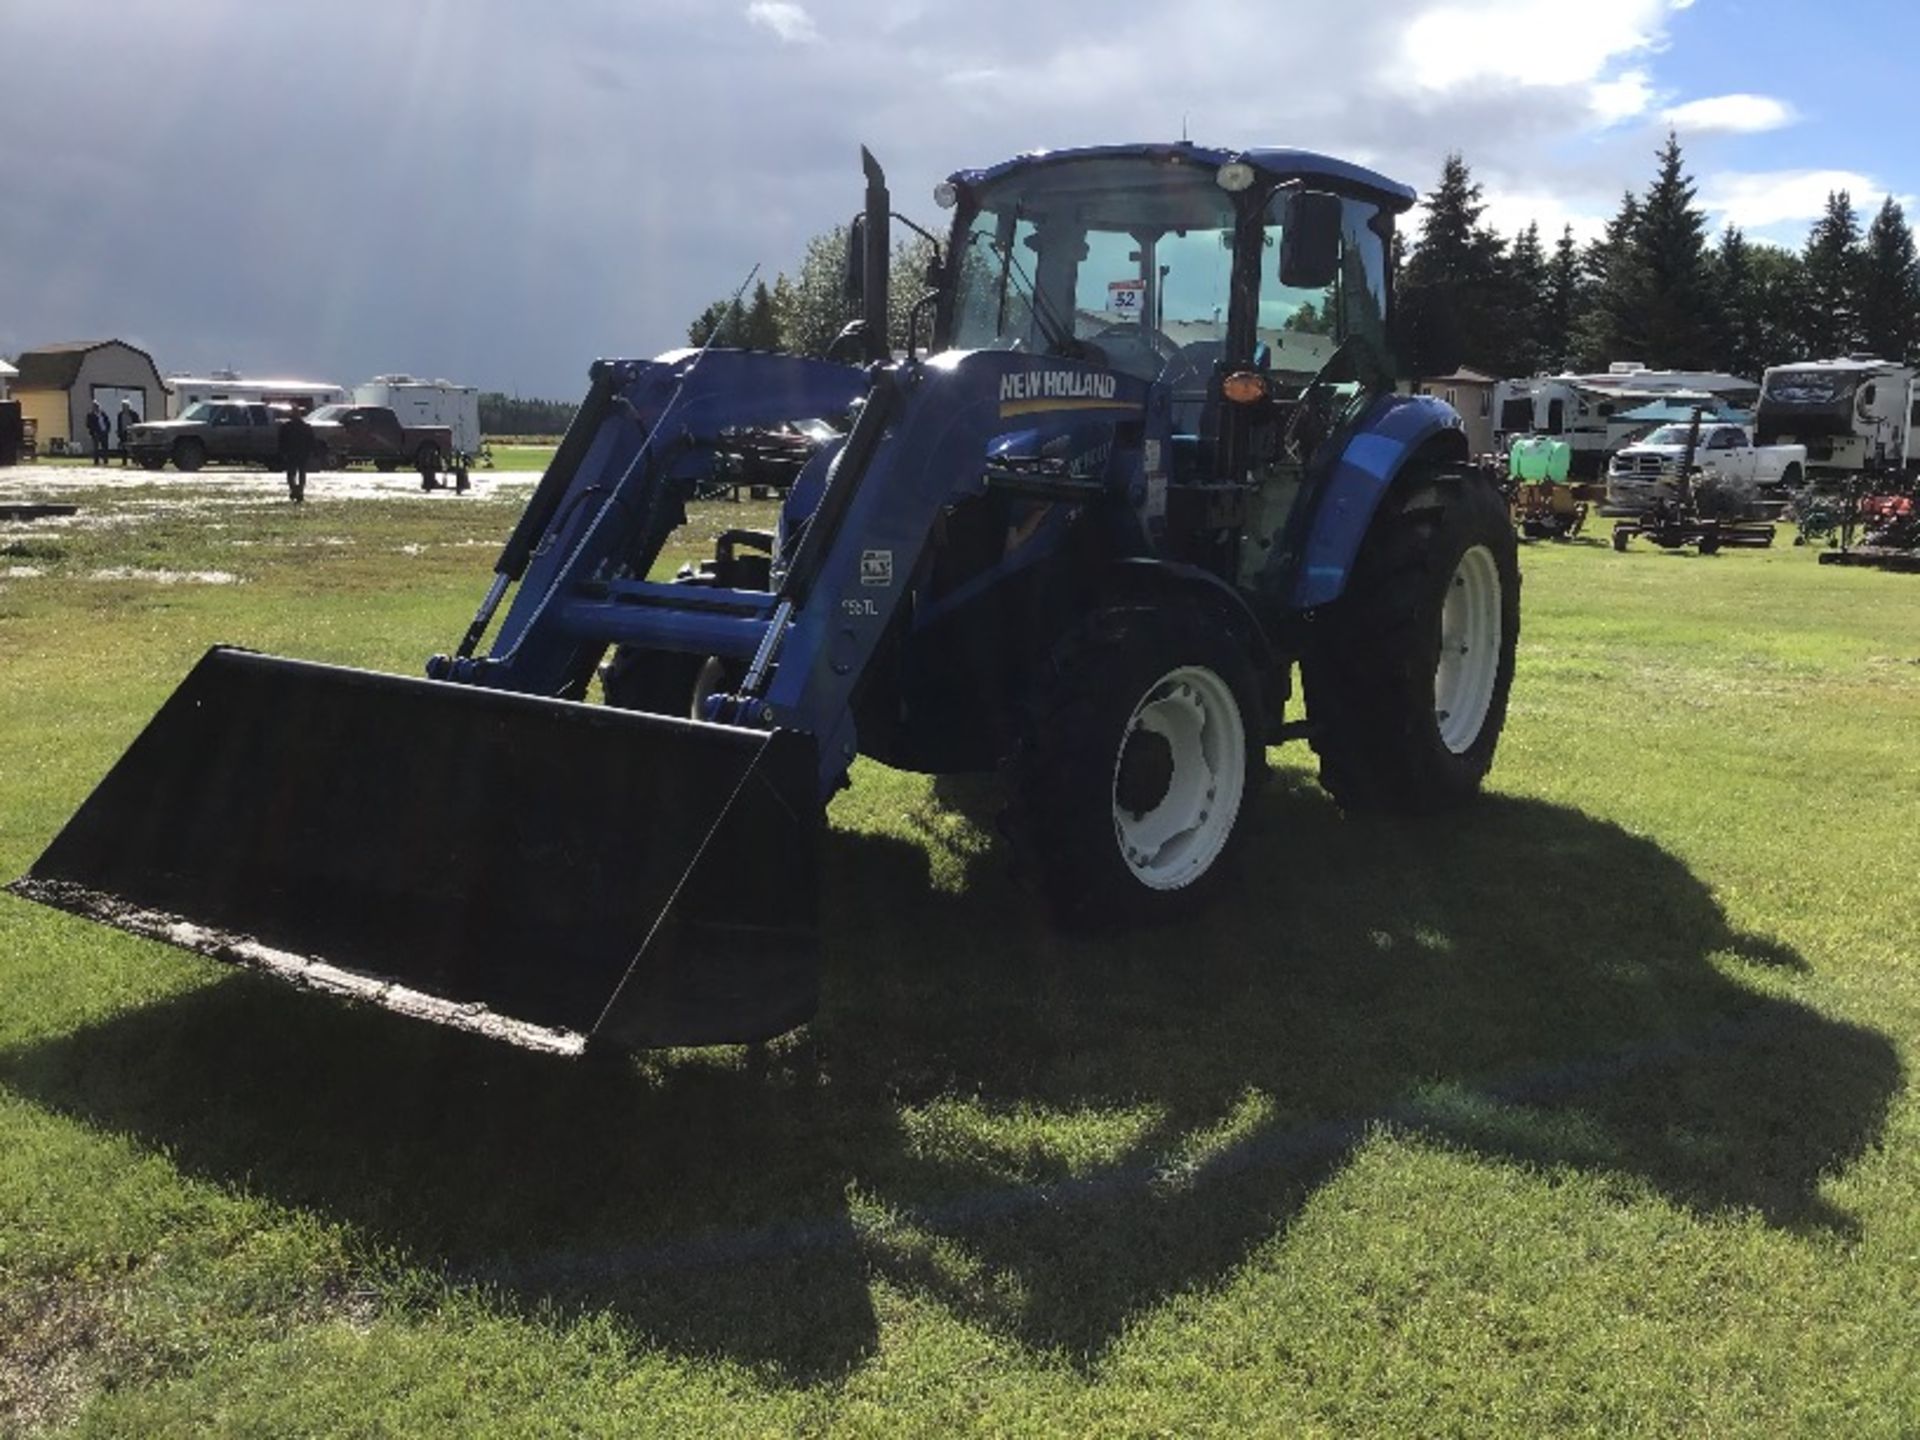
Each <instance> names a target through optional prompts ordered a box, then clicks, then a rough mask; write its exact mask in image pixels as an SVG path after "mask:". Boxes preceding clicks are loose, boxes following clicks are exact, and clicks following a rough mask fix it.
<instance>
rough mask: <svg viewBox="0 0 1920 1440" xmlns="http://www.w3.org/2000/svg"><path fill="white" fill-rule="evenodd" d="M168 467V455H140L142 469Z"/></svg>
mask: <svg viewBox="0 0 1920 1440" xmlns="http://www.w3.org/2000/svg"><path fill="white" fill-rule="evenodd" d="M166 467H167V457H166V456H164V455H142V456H141V457H140V468H141V469H142V470H164V469H166Z"/></svg>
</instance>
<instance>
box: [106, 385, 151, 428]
mask: <svg viewBox="0 0 1920 1440" xmlns="http://www.w3.org/2000/svg"><path fill="white" fill-rule="evenodd" d="M93 398H94V399H96V400H98V401H99V402H100V408H101V409H102V410H104V411H106V412H107V414H108V415H109V416H115V415H118V414H119V413H120V402H121V401H122V400H125V401H126V402H127V403H128V404H129V405H131V406H133V413H134V414H135V415H137V416H139V417H140V418H141V419H142V420H144V419H146V418H147V392H146V391H144V390H142V389H140V388H138V387H137V386H135V387H132V388H129V387H127V386H124V385H96V386H94V387H93Z"/></svg>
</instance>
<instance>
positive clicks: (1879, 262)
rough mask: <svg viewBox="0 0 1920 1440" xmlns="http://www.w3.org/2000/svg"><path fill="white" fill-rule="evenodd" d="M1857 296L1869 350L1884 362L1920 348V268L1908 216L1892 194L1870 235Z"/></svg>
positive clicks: (1905, 355)
mask: <svg viewBox="0 0 1920 1440" xmlns="http://www.w3.org/2000/svg"><path fill="white" fill-rule="evenodd" d="M1858 297H1859V298H1858V301H1857V304H1856V313H1857V314H1858V315H1859V317H1860V336H1861V339H1862V340H1863V341H1864V342H1865V348H1866V349H1867V350H1869V351H1870V352H1872V353H1873V354H1875V355H1877V356H1879V357H1880V358H1881V359H1883V360H1902V361H1904V360H1905V359H1907V358H1908V356H1910V355H1911V354H1912V353H1913V352H1914V350H1915V348H1916V346H1920V267H1916V265H1915V261H1914V246H1913V230H1912V229H1911V227H1909V226H1908V224H1907V216H1906V212H1905V211H1903V210H1902V209H1901V208H1900V202H1899V201H1897V200H1895V199H1894V198H1893V197H1892V196H1891V195H1889V196H1888V197H1887V199H1886V203H1885V204H1883V205H1881V207H1880V213H1879V214H1878V215H1876V216H1874V217H1873V224H1872V225H1871V226H1870V227H1868V230H1867V243H1866V252H1865V254H1864V255H1863V256H1862V257H1861V261H1860V288H1859V291H1858Z"/></svg>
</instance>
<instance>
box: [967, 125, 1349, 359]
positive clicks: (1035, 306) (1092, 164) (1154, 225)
mask: <svg viewBox="0 0 1920 1440" xmlns="http://www.w3.org/2000/svg"><path fill="white" fill-rule="evenodd" d="M1296 188H1297V187H1296ZM1290 193H1291V192H1290V191H1289V189H1287V188H1285V187H1283V188H1282V189H1281V191H1280V192H1279V193H1277V194H1276V195H1275V196H1274V198H1273V201H1272V203H1271V205H1270V207H1269V210H1268V214H1267V223H1266V224H1265V226H1264V229H1263V233H1262V254H1261V256H1260V262H1259V268H1260V273H1261V282H1260V283H1261V298H1260V301H1259V312H1258V315H1257V317H1256V322H1255V329H1256V332H1257V336H1258V339H1259V340H1260V341H1261V342H1263V343H1264V345H1265V347H1266V349H1267V351H1268V352H1269V354H1270V356H1271V368H1272V369H1273V370H1274V371H1275V372H1276V373H1279V374H1282V375H1298V376H1308V375H1312V374H1313V373H1314V372H1316V371H1317V370H1318V369H1319V368H1320V366H1321V365H1322V364H1324V363H1325V362H1326V360H1327V358H1328V357H1329V356H1330V355H1331V354H1332V353H1333V351H1334V349H1335V347H1336V346H1337V345H1338V344H1339V342H1340V341H1341V340H1344V339H1345V338H1347V336H1348V335H1349V334H1352V333H1355V332H1356V331H1360V330H1364V331H1366V332H1367V333H1368V334H1369V337H1370V338H1375V339H1377V340H1380V341H1382V342H1383V341H1384V333H1383V332H1384V314H1385V286H1386V279H1385V244H1384V241H1383V240H1382V239H1381V237H1380V235H1379V234H1377V233H1375V231H1374V230H1373V229H1372V228H1371V226H1370V223H1369V222H1370V221H1372V219H1373V217H1374V215H1375V214H1376V207H1374V206H1372V205H1370V204H1366V203H1364V202H1360V201H1354V200H1348V201H1345V202H1343V203H1344V205H1345V207H1346V211H1347V223H1346V227H1345V229H1346V244H1345V246H1344V247H1343V262H1342V264H1341V266H1340V271H1339V278H1337V279H1336V280H1335V281H1334V283H1333V284H1332V285H1330V286H1328V287H1327V288H1325V289H1318V290H1296V289H1287V288H1285V287H1283V286H1281V284H1280V282H1279V279H1278V278H1277V277H1278V269H1279V256H1280V247H1281V242H1282V239H1283V238H1284V233H1285V215H1286V208H1287V204H1286V202H1287V201H1288V199H1289V196H1290ZM972 200H973V207H972V208H971V209H970V210H969V211H966V212H963V214H962V216H961V217H960V219H961V224H962V226H963V228H962V229H961V230H960V232H959V234H958V236H957V240H956V250H957V255H958V274H957V278H956V281H955V293H954V307H953V326H952V334H951V343H952V344H953V345H954V346H955V347H956V348H959V349H968V350H979V349H998V350H1027V351H1032V352H1035V353H1038V354H1049V353H1050V354H1071V353H1076V352H1077V353H1080V354H1081V355H1083V356H1084V357H1085V358H1087V359H1090V360H1092V361H1094V362H1095V363H1101V364H1104V365H1106V366H1107V367H1109V368H1111V369H1114V370H1118V371H1121V372H1123V373H1126V374H1130V375H1134V376H1137V377H1139V378H1141V379H1146V380H1153V379H1159V378H1162V377H1163V376H1165V375H1167V374H1168V373H1170V372H1173V371H1185V370H1202V371H1211V369H1212V367H1213V363H1214V361H1215V360H1216V359H1217V358H1219V357H1220V355H1221V352H1222V347H1223V344H1224V342H1225V340H1226V336H1227V323H1228V318H1229V315H1228V312H1229V309H1230V307H1231V305H1232V277H1233V261H1234V234H1235V231H1234V225H1235V212H1234V197H1233V196H1231V195H1229V194H1228V193H1227V192H1226V191H1224V190H1222V189H1221V188H1220V187H1219V185H1218V184H1216V183H1215V181H1214V171H1213V169H1212V168H1211V167H1208V166H1202V165H1193V164H1181V163H1168V162H1167V161H1164V160H1153V159H1146V158H1142V157H1123V158H1115V159H1105V158H1101V159H1087V160H1079V161H1074V162H1070V163H1066V164H1055V165H1037V166H1034V167H1031V168H1027V169H1022V170H1016V171H1014V172H1013V173H1011V174H1009V175H1006V176H1003V177H1002V178H1000V179H999V180H997V181H995V182H993V183H991V184H989V185H986V186H983V187H981V189H980V190H979V191H978V192H977V193H976V194H975V195H974V196H973V197H972Z"/></svg>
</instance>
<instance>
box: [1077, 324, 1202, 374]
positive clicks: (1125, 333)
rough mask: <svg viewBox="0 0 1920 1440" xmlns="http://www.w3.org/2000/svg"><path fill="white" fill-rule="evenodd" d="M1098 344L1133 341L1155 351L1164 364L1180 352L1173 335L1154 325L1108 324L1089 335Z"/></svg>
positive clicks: (1156, 356) (1155, 354)
mask: <svg viewBox="0 0 1920 1440" xmlns="http://www.w3.org/2000/svg"><path fill="white" fill-rule="evenodd" d="M1087 338H1088V339H1090V340H1091V341H1093V343H1094V344H1096V345H1101V344H1104V343H1106V342H1109V341H1116V340H1117V341H1120V342H1121V343H1123V344H1124V343H1128V342H1131V343H1132V344H1134V345H1139V346H1142V347H1143V348H1145V349H1149V350H1151V351H1153V354H1154V358H1155V359H1157V360H1159V362H1160V363H1161V364H1162V365H1165V364H1166V363H1167V362H1168V361H1170V360H1172V359H1173V358H1174V357H1175V356H1176V355H1178V354H1179V353H1180V346H1179V344H1178V343H1177V342H1176V341H1175V340H1173V339H1172V337H1170V336H1168V335H1166V334H1163V333H1162V332H1161V331H1159V330H1156V329H1154V328H1153V327H1152V326H1144V327H1143V326H1140V325H1108V326H1105V327H1103V328H1102V329H1100V330H1097V331H1095V332H1094V333H1093V334H1092V335H1090V336H1088V337H1087Z"/></svg>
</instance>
